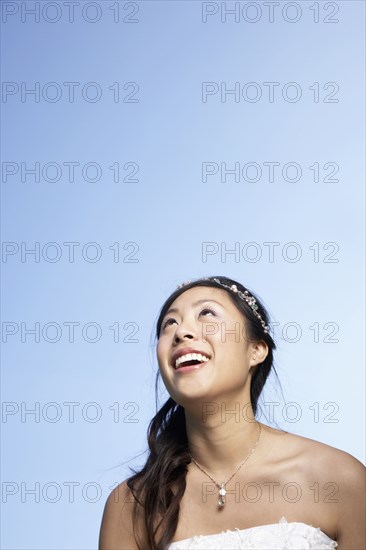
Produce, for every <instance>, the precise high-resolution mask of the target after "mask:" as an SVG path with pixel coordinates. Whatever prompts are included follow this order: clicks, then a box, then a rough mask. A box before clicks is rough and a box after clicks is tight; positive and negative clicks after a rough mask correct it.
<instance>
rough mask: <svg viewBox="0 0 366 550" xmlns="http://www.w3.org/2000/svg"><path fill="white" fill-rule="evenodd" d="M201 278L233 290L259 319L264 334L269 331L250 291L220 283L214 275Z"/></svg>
mask: <svg viewBox="0 0 366 550" xmlns="http://www.w3.org/2000/svg"><path fill="white" fill-rule="evenodd" d="M201 280H203V281H214V282H215V283H217V284H218V285H220V286H222V287H223V288H226V289H227V290H230V291H231V292H234V294H236V295H237V296H239V298H241V299H242V300H244V301H245V302H246V303H247V304H248V306H249V307H250V309H251V310H252V311H253V313H254V315H255V316H256V317H257V319H259V321H260V323H261V325H262V327H263V331H264V332H265V333H266V334H267V333H268V332H269V326H268V325H267V324H266V322H265V321H264V319H263V317H262V315H261V314H260V313H259V311H258V304H257V301H256V299H255V298H254V296H252V295H251V294H250V292H249V291H248V290H245V291H244V292H242V291H241V290H238V287H237V286H236V285H231V286H229V285H226V284H225V283H222V282H221V281H220V279H217V278H216V277H214V278H213V279H210V278H209V277H203V278H202V279H201ZM191 282H192V281H185V282H184V283H181V284H180V285H178V286H177V289H180V288H182V287H184V286H186V285H188V284H190V283H191Z"/></svg>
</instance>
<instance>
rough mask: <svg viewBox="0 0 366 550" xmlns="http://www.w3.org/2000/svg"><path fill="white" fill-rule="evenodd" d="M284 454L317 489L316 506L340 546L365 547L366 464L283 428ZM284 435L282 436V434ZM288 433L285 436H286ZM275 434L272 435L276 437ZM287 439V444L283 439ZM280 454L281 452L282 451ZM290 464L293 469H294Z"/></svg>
mask: <svg viewBox="0 0 366 550" xmlns="http://www.w3.org/2000/svg"><path fill="white" fill-rule="evenodd" d="M276 431H277V430H276ZM278 432H279V433H278V434H276V435H277V440H278V441H282V451H279V449H280V446H278V447H277V449H278V451H277V452H278V453H283V454H282V458H283V459H284V461H285V462H287V464H288V465H291V466H293V467H294V469H296V471H299V469H301V473H302V476H303V480H304V481H305V482H306V484H307V486H309V487H311V488H312V489H313V490H314V495H315V484H317V487H316V488H317V490H318V493H317V496H318V497H320V498H318V500H317V501H316V502H317V508H318V510H319V511H320V510H321V515H322V518H324V521H325V522H326V521H327V519H326V518H329V522H330V523H329V528H330V530H331V531H332V532H334V533H335V534H336V535H335V536H336V540H337V542H338V550H349V549H350V548H352V549H353V550H364V549H365V548H366V540H365V531H366V529H365V517H366V509H365V507H366V498H365V496H366V468H365V466H364V464H363V463H362V462H360V461H359V460H358V459H357V458H355V457H354V456H353V455H351V454H350V453H347V452H346V451H343V450H341V449H337V448H336V447H332V446H331V445H327V444H325V443H322V442H320V441H316V440H314V439H310V438H307V437H303V436H299V435H295V434H290V433H288V432H280V430H278ZM281 433H282V434H283V437H280V434H281ZM284 434H286V436H284ZM276 435H273V437H274V441H276ZM285 441H286V445H284V444H283V443H284V442H285ZM279 456H280V455H279ZM291 466H290V469H291Z"/></svg>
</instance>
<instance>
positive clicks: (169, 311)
mask: <svg viewBox="0 0 366 550" xmlns="http://www.w3.org/2000/svg"><path fill="white" fill-rule="evenodd" d="M203 302H215V304H218V305H219V306H221V307H224V306H223V305H222V304H221V303H220V302H218V301H217V300H213V299H212V298H206V299H205V298H203V299H202V300H197V302H194V304H192V305H193V306H198V304H202V303H203ZM177 312H178V309H177V308H176V307H171V308H169V309H168V311H167V312H166V314H165V315H164V317H165V316H166V315H168V313H177Z"/></svg>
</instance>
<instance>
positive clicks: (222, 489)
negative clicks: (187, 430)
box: [190, 422, 262, 507]
mask: <svg viewBox="0 0 366 550" xmlns="http://www.w3.org/2000/svg"><path fill="white" fill-rule="evenodd" d="M258 425H259V436H258V439H257V441H256V443H255V445H254V447H253V448H252V450H251V451H250V453H249V454H248V455H247V456H246V457H245V458H244V460H243V462H241V464H239V466H238V468H237V469H236V470H235V472H234V473H233V474H232V476H231V477H229V479H228V480H227V481H225V482H224V483H218V482H217V481H216V480H215V479H214V478H213V477H212V476H211V475H210V474H209V473H208V472H206V470H205V469H204V468H203V466H201V465H200V464H198V462H197V460H195V459H194V458H193V456H192V455H191V454H190V457H191V459H192V461H193V462H194V463H195V465H196V466H197V468H199V469H200V470H201V471H202V472H203V473H204V474H206V476H208V477H209V478H210V479H211V481H213V482H214V484H215V485H216V486H217V487H218V488H219V489H220V491H219V493H220V498H219V505H220V506H221V507H222V506H224V505H225V495H226V491H225V485H227V484H228V483H229V481H231V480H232V479H233V477H234V476H235V474H237V473H238V471H239V470H240V468H241V467H242V466H243V465H244V464H245V463H246V461H247V460H248V458H249V457H250V456H252V454H253V453H254V451H255V449H256V448H257V445H258V443H259V440H260V438H261V435H262V426H261V425H260V424H259V422H258Z"/></svg>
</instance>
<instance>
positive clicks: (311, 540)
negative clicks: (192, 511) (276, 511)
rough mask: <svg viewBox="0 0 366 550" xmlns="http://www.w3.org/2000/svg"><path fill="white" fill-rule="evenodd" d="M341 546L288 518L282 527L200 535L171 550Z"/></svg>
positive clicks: (301, 549)
mask: <svg viewBox="0 0 366 550" xmlns="http://www.w3.org/2000/svg"><path fill="white" fill-rule="evenodd" d="M337 546H338V543H337V542H336V541H334V540H332V539H331V538H330V537H328V535H326V534H325V533H323V531H321V529H320V527H313V526H312V525H308V524H306V523H302V522H298V521H291V522H288V521H287V520H286V518H285V517H284V516H282V518H281V519H280V520H279V522H278V523H273V524H271V525H258V526H257V527H250V528H248V529H235V530H234V531H230V530H227V531H222V532H221V533H215V534H214V535H196V536H194V537H191V538H189V539H184V540H179V541H176V542H172V543H171V544H170V545H169V547H168V550H188V549H196V550H206V549H207V550H208V549H212V550H221V549H226V550H235V549H249V548H252V549H253V548H255V549H256V550H259V549H261V550H268V549H271V550H275V549H282V550H283V549H286V550H287V549H288V550H307V549H313V550H315V549H316V550H331V549H334V548H337Z"/></svg>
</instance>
